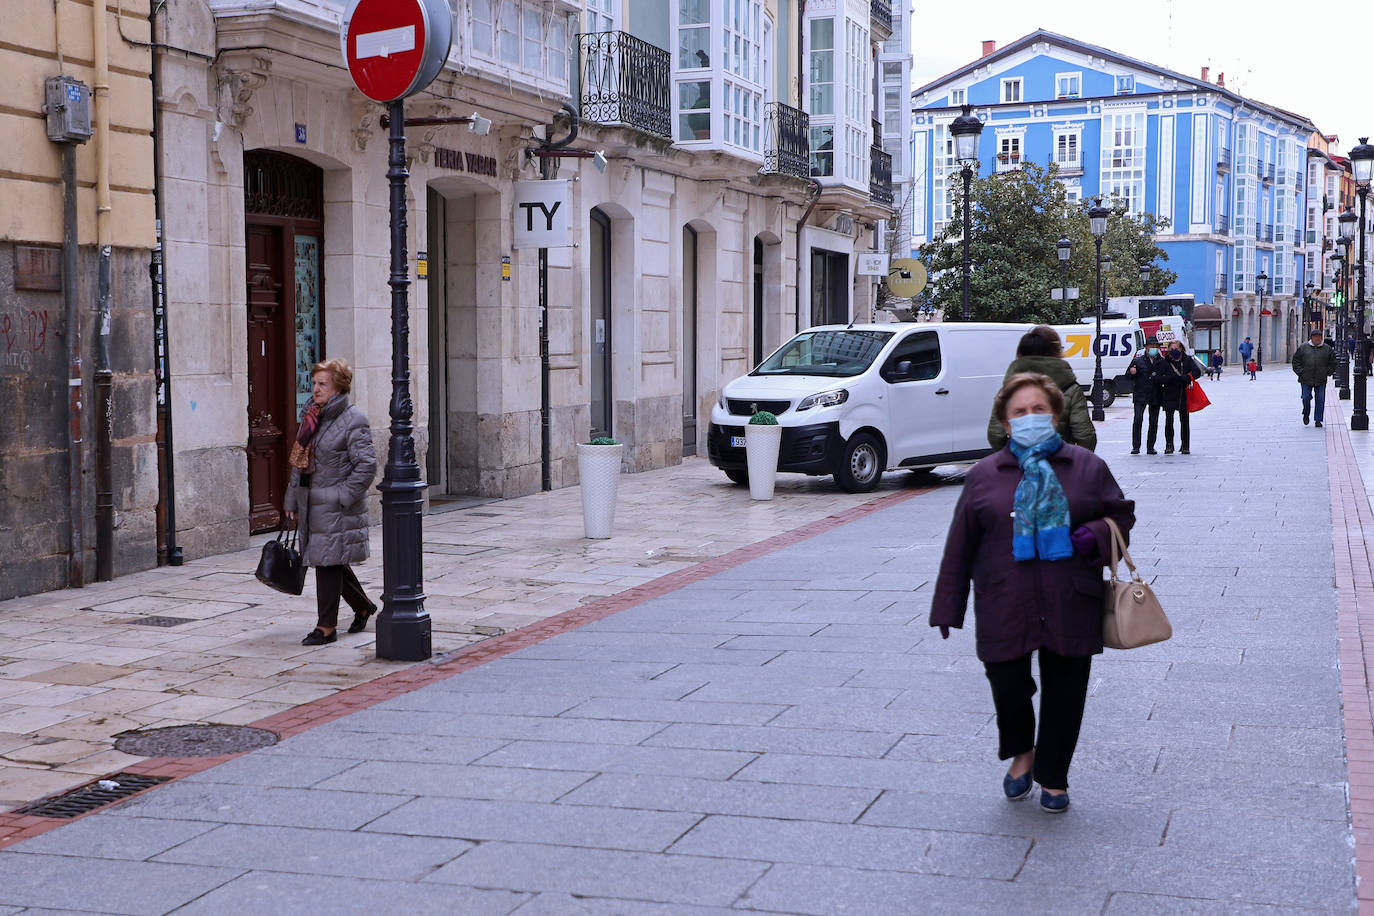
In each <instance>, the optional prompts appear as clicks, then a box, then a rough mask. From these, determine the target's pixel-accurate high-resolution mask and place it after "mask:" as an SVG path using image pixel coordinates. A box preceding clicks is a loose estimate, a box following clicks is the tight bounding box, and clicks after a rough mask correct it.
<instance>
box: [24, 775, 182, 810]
mask: <svg viewBox="0 0 1374 916" xmlns="http://www.w3.org/2000/svg"><path fill="white" fill-rule="evenodd" d="M168 779H169V777H167V776H143V775H140V774H138V773H118V774H116V775H114V776H110V777H107V778H105V779H100V780H97V781H95V782H93V783H89V784H87V785H84V786H77V787H76V788H75V789H72V790H70V791H67V792H63V793H62V794H61V795H54V796H52V797H51V798H43V799H39V800H38V801H36V802H34V803H33V804H31V805H25V806H24V807H22V808H19V809H18V810H16V811H15V812H14V813H15V814H33V815H36V816H38V817H59V818H69V817H77V816H78V815H81V814H86V813H88V812H91V811H94V810H95V809H97V808H103V807H105V806H106V805H110V804H113V803H114V802H117V801H119V800H120V799H123V798H128V797H129V796H130V795H133V794H134V793H135V792H142V791H143V790H144V789H147V788H150V787H152V786H156V785H159V784H160V783H164V782H166V781H167V780H168Z"/></svg>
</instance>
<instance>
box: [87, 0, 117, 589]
mask: <svg viewBox="0 0 1374 916" xmlns="http://www.w3.org/2000/svg"><path fill="white" fill-rule="evenodd" d="M91 10H92V18H91V26H92V40H93V43H94V45H95V91H94V96H95V99H94V104H95V119H96V123H95V158H96V178H95V189H96V190H95V193H96V215H95V225H96V246H97V254H98V259H99V264H98V272H97V274H96V309H97V313H98V314H97V317H96V342H95V395H96V437H95V457H96V484H95V488H96V489H95V526H96V529H95V531H96V533H95V575H96V579H97V580H100V581H105V582H108V581H109V580H110V579H113V578H114V486H113V482H112V477H113V472H112V463H113V459H112V455H111V451H112V440H113V434H114V418H113V415H112V413H111V411H112V409H113V398H112V397H111V394H112V392H111V389H112V387H113V384H114V373H113V371H112V370H111V368H110V286H111V283H112V263H111V258H112V246H111V242H112V238H113V234H112V232H111V231H110V214H111V204H110V58H109V49H108V48H107V46H106V28H105V27H106V20H107V19H108V18H109V12H108V11H107V9H106V7H105V4H104V3H96V4H95V5H94V6H92V8H91Z"/></svg>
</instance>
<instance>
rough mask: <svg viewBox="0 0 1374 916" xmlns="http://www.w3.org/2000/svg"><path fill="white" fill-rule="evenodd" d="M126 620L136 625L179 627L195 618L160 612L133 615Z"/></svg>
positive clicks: (193, 621) (193, 620)
mask: <svg viewBox="0 0 1374 916" xmlns="http://www.w3.org/2000/svg"><path fill="white" fill-rule="evenodd" d="M126 622H127V623H130V624H132V625H133V626H136V627H179V626H181V625H182V624H183V623H195V622H196V619H195V618H194V617H164V616H162V615H160V614H153V615H152V616H150V617H135V618H134V619H133V620H130V621H126Z"/></svg>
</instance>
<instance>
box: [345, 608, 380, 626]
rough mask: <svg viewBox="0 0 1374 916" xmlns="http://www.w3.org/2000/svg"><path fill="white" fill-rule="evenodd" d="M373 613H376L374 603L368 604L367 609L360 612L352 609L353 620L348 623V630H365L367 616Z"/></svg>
mask: <svg viewBox="0 0 1374 916" xmlns="http://www.w3.org/2000/svg"><path fill="white" fill-rule="evenodd" d="M375 613H377V605H375V604H373V605H369V606H368V608H367V610H365V611H363V612H362V613H361V614H359V613H358V612H357V611H354V612H353V622H352V623H350V624H349V625H348V632H350V633H361V632H362V631H363V630H366V629H367V621H368V618H370V617H371V616H372V615H373V614H375Z"/></svg>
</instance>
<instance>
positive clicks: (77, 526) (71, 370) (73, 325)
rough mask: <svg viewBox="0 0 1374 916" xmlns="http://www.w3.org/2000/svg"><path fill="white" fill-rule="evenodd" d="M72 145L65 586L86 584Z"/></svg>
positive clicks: (67, 182) (67, 152)
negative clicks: (67, 529) (69, 551)
mask: <svg viewBox="0 0 1374 916" xmlns="http://www.w3.org/2000/svg"><path fill="white" fill-rule="evenodd" d="M77 270H78V262H77V238H76V144H75V143H64V144H62V305H63V308H64V310H65V311H66V315H67V518H68V522H69V531H70V534H69V543H70V547H71V554H70V555H69V556H68V558H67V586H68V587H69V588H81V587H82V586H84V585H85V584H86V565H85V562H84V560H85V557H84V553H85V543H84V542H85V538H84V537H83V536H82V534H83V532H82V527H83V525H84V523H85V519H86V488H85V480H84V474H85V472H84V468H83V464H84V462H83V461H82V449H83V448H84V447H85V443H84V442H83V441H82V436H81V397H82V394H81V390H82V384H83V382H82V369H81V308H80V307H79V306H78V304H77V296H78V295H79V292H78V283H77V279H76V272H77Z"/></svg>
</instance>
